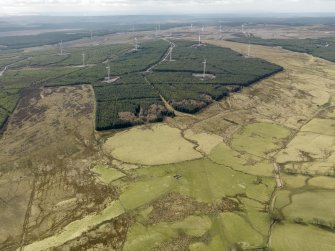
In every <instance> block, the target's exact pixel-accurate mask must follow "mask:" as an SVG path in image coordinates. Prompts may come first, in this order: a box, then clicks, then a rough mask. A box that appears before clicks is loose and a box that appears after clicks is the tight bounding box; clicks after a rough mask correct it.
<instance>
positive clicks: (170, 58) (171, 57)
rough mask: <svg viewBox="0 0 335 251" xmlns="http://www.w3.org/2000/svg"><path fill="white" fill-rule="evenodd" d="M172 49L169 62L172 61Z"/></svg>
mask: <svg viewBox="0 0 335 251" xmlns="http://www.w3.org/2000/svg"><path fill="white" fill-rule="evenodd" d="M172 50H173V49H172V47H170V62H171V61H172Z"/></svg>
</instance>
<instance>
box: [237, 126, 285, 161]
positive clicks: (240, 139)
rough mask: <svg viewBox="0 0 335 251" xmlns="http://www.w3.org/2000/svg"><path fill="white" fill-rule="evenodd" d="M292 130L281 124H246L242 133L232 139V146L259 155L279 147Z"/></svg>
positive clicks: (264, 154) (261, 155)
mask: <svg viewBox="0 0 335 251" xmlns="http://www.w3.org/2000/svg"><path fill="white" fill-rule="evenodd" d="M289 135H290V131H289V130H288V129H286V128H284V127H281V126H279V125H275V124H270V123H254V124H249V125H248V126H246V127H245V128H244V129H243V130H242V132H241V133H238V134H235V135H234V137H233V139H232V148H233V149H234V150H237V151H240V152H247V153H250V154H254V155H256V156H259V157H263V156H266V155H267V154H269V153H270V152H271V151H273V150H276V149H279V148H280V147H281V146H282V143H283V141H284V140H285V139H286V138H287V137H288V136H289Z"/></svg>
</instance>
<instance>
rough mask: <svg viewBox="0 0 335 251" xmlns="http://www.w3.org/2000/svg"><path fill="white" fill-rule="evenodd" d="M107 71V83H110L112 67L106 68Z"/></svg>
mask: <svg viewBox="0 0 335 251" xmlns="http://www.w3.org/2000/svg"><path fill="white" fill-rule="evenodd" d="M106 69H107V81H109V80H110V73H111V67H110V65H108V66H107V67H106Z"/></svg>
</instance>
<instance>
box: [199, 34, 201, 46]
mask: <svg viewBox="0 0 335 251" xmlns="http://www.w3.org/2000/svg"><path fill="white" fill-rule="evenodd" d="M199 45H201V34H200V32H199Z"/></svg>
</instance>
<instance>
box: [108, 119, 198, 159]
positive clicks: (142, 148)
mask: <svg viewBox="0 0 335 251" xmlns="http://www.w3.org/2000/svg"><path fill="white" fill-rule="evenodd" d="M193 147H194V145H193V144H192V143H190V142H188V141H186V140H185V139H183V138H182V136H181V132H180V131H179V130H178V129H176V128H171V127H169V126H166V125H154V126H151V127H145V126H144V127H137V128H132V129H130V130H129V131H124V132H121V133H118V134H116V135H115V136H114V137H112V138H110V139H109V140H107V142H106V143H105V145H104V149H105V151H106V152H108V153H110V154H111V155H112V156H113V157H114V158H117V159H119V160H122V161H124V162H131V163H139V164H144V165H157V164H166V163H173V162H179V161H185V160H191V159H196V158H200V157H201V155H200V154H199V153H198V152H197V151H195V150H194V149H193ZM129 152H131V153H132V154H129Z"/></svg>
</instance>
